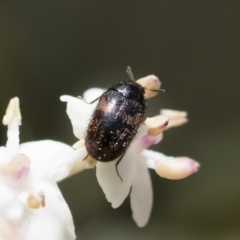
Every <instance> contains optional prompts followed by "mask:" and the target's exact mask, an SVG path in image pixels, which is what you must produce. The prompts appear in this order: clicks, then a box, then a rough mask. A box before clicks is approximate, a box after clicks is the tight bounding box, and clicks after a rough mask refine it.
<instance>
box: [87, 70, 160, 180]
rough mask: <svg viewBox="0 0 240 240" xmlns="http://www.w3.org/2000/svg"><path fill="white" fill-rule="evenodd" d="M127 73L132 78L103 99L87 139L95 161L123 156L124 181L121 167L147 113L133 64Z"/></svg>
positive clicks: (94, 113) (142, 89) (108, 92)
mask: <svg viewBox="0 0 240 240" xmlns="http://www.w3.org/2000/svg"><path fill="white" fill-rule="evenodd" d="M127 73H128V75H129V78H130V80H129V81H126V82H119V83H117V84H115V85H113V86H111V87H110V88H108V89H107V91H105V92H104V93H103V94H102V95H101V97H100V98H99V102H98V105H97V107H96V109H95V110H94V112H93V114H92V117H91V120H90V122H89V124H88V128H87V133H86V138H85V145H86V149H87V153H88V155H90V156H91V157H92V158H94V159H95V160H97V161H101V162H109V161H113V160H115V159H117V158H119V159H118V161H117V162H116V172H117V174H118V176H119V178H120V179H121V180H122V178H121V176H120V175H119V173H118V169H117V166H118V164H119V163H120V161H121V160H122V158H123V157H124V155H125V153H126V151H127V149H128V147H129V145H130V144H131V142H132V140H133V139H134V137H135V136H136V134H137V132H138V129H139V126H140V124H141V122H142V120H143V118H144V115H145V112H146V101H145V99H144V93H145V90H144V88H143V87H142V86H141V85H140V84H138V83H136V82H135V80H134V77H133V74H132V72H131V69H130V67H128V68H127ZM153 91H161V90H153ZM96 100H98V99H96ZM96 100H95V101H96Z"/></svg>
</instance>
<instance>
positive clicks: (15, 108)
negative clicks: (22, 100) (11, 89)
mask: <svg viewBox="0 0 240 240" xmlns="http://www.w3.org/2000/svg"><path fill="white" fill-rule="evenodd" d="M13 118H15V119H17V122H18V125H21V119H22V117H21V113H20V107H19V98H18V97H15V98H12V99H11V100H10V101H9V104H8V106H7V110H6V114H5V116H4V117H3V121H2V123H3V125H8V124H9V123H10V121H11V120H12V119H13Z"/></svg>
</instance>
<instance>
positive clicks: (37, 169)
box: [20, 140, 86, 181]
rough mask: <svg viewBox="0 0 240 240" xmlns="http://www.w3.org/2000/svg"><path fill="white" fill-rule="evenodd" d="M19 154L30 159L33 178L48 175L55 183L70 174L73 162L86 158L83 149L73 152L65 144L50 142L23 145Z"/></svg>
mask: <svg viewBox="0 0 240 240" xmlns="http://www.w3.org/2000/svg"><path fill="white" fill-rule="evenodd" d="M20 152H22V153H24V154H26V155H27V156H28V157H29V158H30V159H31V172H32V175H33V176H34V177H40V176H43V175H44V174H49V175H51V176H53V177H54V179H55V180H57V181H59V180H61V179H63V178H65V177H66V176H67V175H68V174H69V173H70V171H71V166H72V164H74V162H76V161H81V160H82V159H83V158H84V157H85V156H86V150H85V148H80V149H77V150H74V149H73V148H72V147H70V146H68V145H67V144H64V143H61V142H57V141H51V140H43V141H36V142H28V143H23V144H21V145H20ZM65 167H66V168H65Z"/></svg>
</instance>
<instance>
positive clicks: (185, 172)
mask: <svg viewBox="0 0 240 240" xmlns="http://www.w3.org/2000/svg"><path fill="white" fill-rule="evenodd" d="M199 168H200V164H199V163H198V162H196V161H194V160H192V159H190V158H187V157H178V158H169V159H168V160H165V161H156V162H155V170H156V172H157V173H158V175H159V176H161V177H163V178H167V179H172V180H178V179H183V178H186V177H188V176H190V175H191V174H193V173H195V172H197V171H198V170H199Z"/></svg>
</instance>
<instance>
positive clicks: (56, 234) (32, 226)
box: [24, 177, 76, 240]
mask: <svg viewBox="0 0 240 240" xmlns="http://www.w3.org/2000/svg"><path fill="white" fill-rule="evenodd" d="M33 189H34V191H36V192H37V191H42V192H43V194H44V201H45V202H44V206H42V207H40V208H37V209H32V208H29V216H28V222H29V224H28V228H27V230H26V232H25V235H24V240H32V239H34V240H42V239H58V240H66V239H67V240H73V239H75V238H76V236H75V233H74V225H73V219H72V216H71V213H70V210H69V208H68V205H67V204H66V202H65V200H64V198H63V196H62V194H61V192H60V190H59V189H58V186H57V185H56V183H55V182H54V181H53V180H51V178H47V177H44V178H39V179H38V180H35V181H34V182H33ZM26 204H27V203H26Z"/></svg>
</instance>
